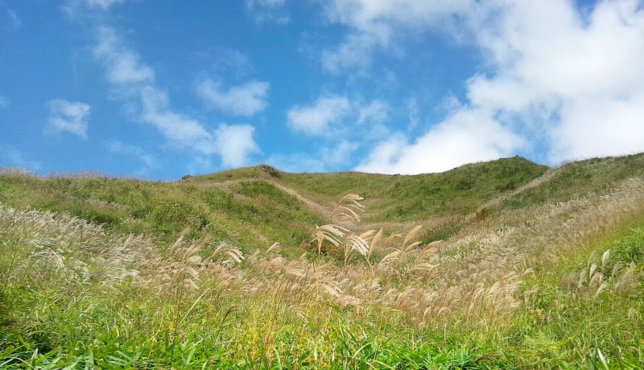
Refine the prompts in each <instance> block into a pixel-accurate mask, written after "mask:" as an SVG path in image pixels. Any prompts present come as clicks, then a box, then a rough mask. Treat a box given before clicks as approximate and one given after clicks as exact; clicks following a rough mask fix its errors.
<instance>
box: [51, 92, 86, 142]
mask: <svg viewBox="0 0 644 370" xmlns="http://www.w3.org/2000/svg"><path fill="white" fill-rule="evenodd" d="M46 106H47V109H48V110H49V116H48V117H47V125H46V126H45V131H46V132H54V133H58V132H66V133H70V134H72V135H76V136H78V137H80V138H82V139H87V118H88V116H89V113H90V111H91V106H90V105H89V104H86V103H81V102H74V101H68V100H64V99H54V100H50V101H49V102H47V105H46Z"/></svg>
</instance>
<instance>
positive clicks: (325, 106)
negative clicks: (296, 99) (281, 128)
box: [288, 96, 351, 135]
mask: <svg viewBox="0 0 644 370" xmlns="http://www.w3.org/2000/svg"><path fill="white" fill-rule="evenodd" d="M350 112H351V104H350V102H349V99H347V98H346V97H343V96H323V97H320V98H318V99H317V100H316V101H315V102H314V103H313V104H312V105H309V106H295V107H293V108H291V109H290V110H289V111H288V123H289V125H290V126H291V128H293V129H294V130H296V131H300V132H303V133H305V134H309V135H322V134H324V133H326V132H327V131H328V128H329V126H330V125H331V124H334V123H338V122H341V121H342V120H343V119H344V118H345V117H346V116H347V115H349V113H350Z"/></svg>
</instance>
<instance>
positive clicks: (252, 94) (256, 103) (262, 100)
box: [197, 79, 269, 117]
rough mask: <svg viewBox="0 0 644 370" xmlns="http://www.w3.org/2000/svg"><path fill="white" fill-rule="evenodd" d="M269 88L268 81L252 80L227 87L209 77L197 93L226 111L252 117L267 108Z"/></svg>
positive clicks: (215, 106)
mask: <svg viewBox="0 0 644 370" xmlns="http://www.w3.org/2000/svg"><path fill="white" fill-rule="evenodd" d="M268 88H269V84H268V82H259V81H251V82H247V83H245V84H242V85H238V86H232V87H230V88H228V89H225V88H223V87H222V86H221V84H220V83H219V82H216V81H213V80H210V79H207V80H204V81H202V82H201V83H200V84H199V85H198V86H197V93H198V94H199V96H200V97H201V98H202V99H203V100H204V101H206V102H207V103H208V104H210V105H211V106H212V107H213V108H216V109H218V110H220V111H222V112H224V113H229V114H233V115H236V116H243V117H251V116H253V115H255V114H256V113H258V112H261V111H262V110H264V109H265V108H266V106H267V103H266V97H267V95H268Z"/></svg>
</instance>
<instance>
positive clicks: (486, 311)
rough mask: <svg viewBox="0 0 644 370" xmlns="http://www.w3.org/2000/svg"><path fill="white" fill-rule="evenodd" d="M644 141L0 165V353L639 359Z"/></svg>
mask: <svg viewBox="0 0 644 370" xmlns="http://www.w3.org/2000/svg"><path fill="white" fill-rule="evenodd" d="M643 257H644V154H639V155H633V156H627V157H614V158H598V159H591V160H585V161H580V162H573V163H569V164H566V165H564V166H561V167H559V168H555V169H549V168H547V167H544V166H540V165H536V164H534V163H531V162H529V161H527V160H525V159H523V158H519V157H515V158H507V159H501V160H498V161H492V162H485V163H477V164H471V165H467V166H463V167H460V168H457V169H454V170H451V171H448V172H445V173H439V174H427V175H415V176H401V175H391V176H387V175H369V174H362V173H335V174H293V173H285V172H281V171H279V170H276V169H274V168H272V167H269V166H265V165H260V166H256V167H249V168H242V169H237V170H232V171H226V172H221V173H217V174H211V175H204V176H195V177H191V178H189V179H186V180H184V181H177V182H168V183H162V182H146V181H139V180H131V179H113V178H105V177H97V176H91V177H52V178H39V177H35V176H31V175H29V174H25V173H21V172H18V171H5V174H4V175H0V368H8V369H13V368H21V369H22V368H28V369H33V368H38V369H59V368H68V369H94V368H98V369H106V368H107V369H110V368H114V369H121V368H128V369H130V368H131V369H152V368H167V369H170V368H174V369H209V368H226V369H228V368H270V369H272V368H284V369H300V368H324V369H326V368H338V369H341V368H348V369H372V368H375V369H514V368H517V369H546V368H561V369H579V368H590V369H613V368H616V369H620V368H626V369H637V368H641V367H642V364H643V363H644V317H643V315H644V286H643V282H642V276H643V273H644V261H643Z"/></svg>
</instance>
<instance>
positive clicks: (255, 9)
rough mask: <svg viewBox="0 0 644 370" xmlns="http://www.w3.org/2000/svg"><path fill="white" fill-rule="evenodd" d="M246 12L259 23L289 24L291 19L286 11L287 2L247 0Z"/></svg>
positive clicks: (282, 0) (281, 0)
mask: <svg viewBox="0 0 644 370" xmlns="http://www.w3.org/2000/svg"><path fill="white" fill-rule="evenodd" d="M245 3H246V11H247V12H248V14H249V15H250V16H251V18H252V19H253V20H254V21H255V22H257V23H265V22H271V23H277V24H280V25H285V24H288V23H289V22H290V21H291V19H290V17H289V15H288V12H286V10H285V9H284V5H285V3H286V1H285V0H246V2H245Z"/></svg>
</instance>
